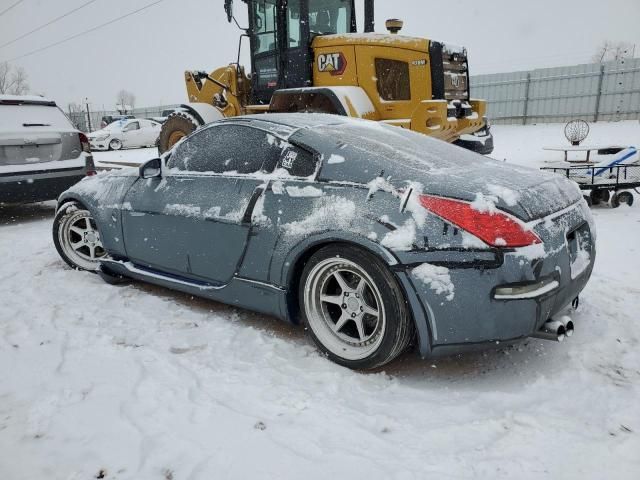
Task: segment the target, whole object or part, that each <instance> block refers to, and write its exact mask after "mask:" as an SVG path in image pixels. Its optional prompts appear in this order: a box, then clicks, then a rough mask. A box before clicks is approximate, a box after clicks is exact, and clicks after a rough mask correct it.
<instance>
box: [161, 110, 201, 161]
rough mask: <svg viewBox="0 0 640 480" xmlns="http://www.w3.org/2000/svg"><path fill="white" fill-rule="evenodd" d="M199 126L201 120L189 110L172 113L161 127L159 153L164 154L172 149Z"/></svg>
mask: <svg viewBox="0 0 640 480" xmlns="http://www.w3.org/2000/svg"><path fill="white" fill-rule="evenodd" d="M199 126H200V122H199V121H198V120H197V119H196V118H195V117H194V116H193V115H190V114H189V113H187V112H176V113H172V114H171V115H169V117H168V118H167V120H166V121H165V122H164V123H163V124H162V128H161V129H160V137H159V138H158V153H159V154H160V155H162V154H163V153H164V152H166V151H167V150H170V149H171V147H173V146H174V145H175V144H176V143H178V142H179V141H180V140H181V139H183V138H184V137H186V136H187V135H189V134H191V132H193V131H194V130H195V129H196V128H198V127H199Z"/></svg>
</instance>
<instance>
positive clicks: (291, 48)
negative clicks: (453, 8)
mask: <svg viewBox="0 0 640 480" xmlns="http://www.w3.org/2000/svg"><path fill="white" fill-rule="evenodd" d="M242 1H243V2H244V3H245V4H246V7H247V9H248V22H249V26H248V28H246V29H241V30H243V33H242V34H241V36H240V44H239V46H238V59H237V61H236V62H235V63H231V64H229V65H228V66H226V67H222V68H219V69H217V70H214V71H213V72H211V73H206V72H201V71H187V72H185V82H186V86H187V93H188V97H189V102H190V103H186V104H183V105H181V106H180V108H178V109H176V111H175V112H174V113H172V114H171V115H170V116H169V117H168V118H167V120H166V122H165V123H164V124H163V126H162V130H161V133H160V139H159V150H160V153H162V152H164V151H166V150H168V149H169V148H171V147H172V146H173V145H174V144H175V143H176V142H177V141H178V140H180V138H182V137H184V136H185V135H188V134H189V133H191V132H192V131H193V130H195V129H196V128H198V127H199V126H201V125H204V124H206V123H209V122H212V121H214V120H217V119H220V118H223V117H231V116H236V115H247V114H254V113H262V112H322V113H331V114H336V115H348V116H351V117H358V118H365V119H369V120H375V121H380V122H385V123H388V124H390V125H395V126H398V127H402V128H408V129H411V130H415V131H417V132H421V133H424V134H426V135H431V136H433V137H437V138H440V139H442V140H445V141H448V142H459V143H460V144H461V145H463V146H466V147H468V148H472V149H476V150H477V148H476V147H480V148H481V149H482V148H484V147H486V145H487V137H490V133H489V132H488V129H487V128H488V127H487V125H486V120H485V118H484V115H485V110H486V102H485V101H484V100H474V99H471V98H470V96H469V69H468V63H467V51H466V49H464V48H461V47H456V46H452V45H448V44H445V43H441V42H436V41H433V40H427V39H425V38H414V37H407V36H402V35H399V34H398V32H399V31H400V30H401V28H402V26H403V24H402V21H400V20H396V19H393V20H387V22H386V28H387V30H388V33H386V34H378V33H373V32H374V0H364V8H365V12H364V19H365V26H364V33H358V31H357V28H356V11H355V1H354V0H242ZM225 11H226V13H227V19H228V20H229V22H231V21H235V22H236V24H238V22H237V21H236V20H235V17H234V16H233V0H225ZM238 26H239V25H238ZM243 40H248V42H249V48H250V51H251V73H250V74H247V72H246V71H245V68H244V67H243V66H241V65H240V51H241V48H242V44H243ZM463 135H464V136H465V137H464V138H463V139H460V137H461V136H463ZM473 135H477V137H473ZM483 137H484V139H483ZM476 138H477V139H478V141H476V140H475V139H476ZM490 140H491V142H490V144H491V145H492V143H493V142H492V138H490ZM482 153H487V152H486V151H484V152H482Z"/></svg>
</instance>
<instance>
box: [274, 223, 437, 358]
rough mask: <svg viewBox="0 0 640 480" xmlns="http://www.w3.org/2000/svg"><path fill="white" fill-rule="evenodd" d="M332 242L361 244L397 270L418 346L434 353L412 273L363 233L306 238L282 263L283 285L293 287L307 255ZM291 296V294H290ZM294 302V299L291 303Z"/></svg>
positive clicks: (396, 275) (394, 256)
mask: <svg viewBox="0 0 640 480" xmlns="http://www.w3.org/2000/svg"><path fill="white" fill-rule="evenodd" d="M332 243H347V244H350V245H354V246H357V247H360V248H362V249H364V250H366V251H368V252H369V253H371V254H373V255H375V256H376V257H377V258H379V259H380V260H382V261H383V262H385V264H386V265H388V266H389V267H390V268H391V270H392V272H393V273H394V275H395V277H396V279H397V280H398V284H399V285H400V287H401V288H402V290H403V291H404V293H405V298H406V301H407V303H408V306H409V308H410V312H411V315H412V318H413V320H414V324H415V327H416V331H417V333H418V347H419V350H420V355H421V356H422V357H427V356H428V355H429V353H430V352H431V338H432V335H431V329H432V326H431V325H429V319H428V314H427V312H426V311H425V309H424V308H423V306H422V303H421V301H420V300H419V299H418V294H417V293H416V291H415V288H414V287H413V284H412V283H411V281H410V280H409V278H408V274H407V273H406V271H405V270H404V269H403V268H402V265H401V264H400V262H399V261H398V258H397V257H396V255H395V254H394V253H393V252H392V251H391V250H389V249H387V248H385V247H383V246H382V245H380V244H379V243H377V242H375V241H373V240H370V239H368V238H366V237H364V236H362V235H358V234H356V233H351V232H336V231H332V232H322V233H316V234H313V235H310V236H308V237H305V238H304V239H303V240H301V241H300V242H298V243H297V244H296V245H295V246H293V247H292V248H291V249H290V250H289V252H288V254H287V256H286V258H285V259H284V261H283V262H282V266H281V270H280V278H279V280H278V281H277V282H274V283H277V284H279V285H284V286H289V285H291V284H292V282H293V281H294V280H295V279H294V276H295V275H298V274H299V273H300V271H301V268H300V267H301V265H300V264H299V262H300V260H301V259H302V258H304V257H305V255H307V254H308V253H309V252H312V251H314V250H317V249H318V248H320V247H321V246H324V245H329V244H332ZM288 290H289V297H290V296H291V295H296V294H297V292H293V291H292V289H288ZM290 298H291V297H290ZM288 303H290V302H288ZM290 314H291V312H290V311H289V312H287V316H290ZM289 320H290V321H292V322H294V323H295V319H294V318H289Z"/></svg>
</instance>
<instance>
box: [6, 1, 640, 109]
mask: <svg viewBox="0 0 640 480" xmlns="http://www.w3.org/2000/svg"><path fill="white" fill-rule="evenodd" d="M16 1H17V0H0V12H3V11H4V10H5V9H6V8H8V7H10V6H11V5H13V4H15V3H16ZM87 1H88V0H22V1H21V2H20V3H19V4H18V5H16V6H15V7H13V8H11V9H10V10H8V11H7V12H6V13H4V14H2V15H0V45H4V44H5V43H7V42H10V41H12V40H14V39H16V38H17V37H20V36H21V35H24V34H25V33H27V32H29V31H31V30H33V29H35V28H37V27H39V26H41V25H43V24H45V23H47V22H50V21H51V20H53V19H55V18H56V17H58V16H60V15H62V14H65V13H66V12H68V11H70V10H72V9H74V8H77V7H79V6H81V5H82V4H84V3H86V2H87ZM153 1H154V0H94V1H93V3H91V4H89V5H87V6H86V7H84V8H82V9H80V10H78V11H77V12H75V13H73V14H71V15H68V16H66V17H65V18H63V19H61V20H59V21H57V22H55V23H52V24H51V25H50V26H48V27H46V28H43V29H41V30H39V31H38V32H36V33H34V34H32V35H29V36H26V37H25V38H23V39H20V40H18V41H16V42H14V43H12V44H10V45H7V46H4V47H0V62H2V61H5V60H12V62H11V63H13V64H15V65H20V66H22V67H24V68H25V69H26V71H27V73H28V75H29V83H30V85H31V88H32V90H33V91H34V92H35V93H43V94H46V95H47V96H49V97H51V98H53V99H55V100H56V101H57V102H58V104H59V105H61V106H64V107H65V108H66V105H67V104H68V102H71V101H75V102H83V101H84V99H85V97H86V98H88V99H89V101H90V102H91V104H92V106H93V108H94V109H101V108H102V106H103V105H104V107H106V108H107V109H113V108H114V105H115V97H116V93H117V92H118V90H120V89H122V88H125V89H127V90H130V91H132V92H134V93H135V95H136V97H137V102H136V106H151V105H158V104H170V103H180V102H184V101H186V92H185V88H184V80H183V78H184V77H183V71H184V70H187V69H189V70H191V69H204V70H208V71H210V70H213V69H214V68H216V67H218V66H221V65H224V64H227V63H229V62H231V61H233V60H234V59H235V57H236V50H237V45H238V34H239V32H238V29H237V28H236V27H235V25H230V24H228V23H227V22H226V18H225V16H224V10H223V0H163V1H161V2H160V3H158V4H157V5H155V6H153V7H151V8H149V9H146V10H144V11H142V12H140V13H138V14H135V15H132V16H130V17H128V18H125V19H124V20H121V21H117V22H114V23H113V24H111V25H108V26H106V27H104V28H101V29H99V30H96V31H94V32H91V33H88V34H86V35H82V36H80V37H78V38H76V39H74V40H71V41H69V42H65V43H61V44H60V45H57V46H54V47H52V48H49V49H46V50H43V51H41V52H39V53H34V54H33V55H29V56H24V57H22V58H17V57H21V56H23V55H25V54H27V53H29V52H32V51H34V50H37V49H41V48H43V47H46V46H48V45H51V44H53V43H55V42H58V41H61V40H63V39H65V38H68V37H70V36H73V35H76V34H78V33H80V32H82V31H84V30H88V29H90V28H92V27H95V26H97V25H100V24H102V23H105V22H108V21H110V20H112V19H115V18H117V17H119V16H121V15H124V14H127V13H129V12H132V11H134V10H136V9H138V8H142V7H144V6H146V5H148V4H150V3H152V2H153ZM243 7H244V4H243V3H242V2H240V0H236V11H237V13H238V17H239V19H240V20H241V23H244V18H245V16H246V15H242V13H241V12H242V10H243ZM391 17H398V18H401V19H403V20H404V21H405V28H404V30H403V33H404V34H407V35H416V36H422V37H426V38H433V39H436V40H442V41H448V42H450V43H455V44H458V45H464V46H466V47H467V48H468V50H469V56H470V68H471V73H472V74H474V73H491V72H503V71H513V70H523V69H528V68H537V67H546V66H559V65H568V64H576V63H587V62H589V61H590V58H591V56H592V55H593V53H594V52H595V51H596V50H597V48H598V46H599V45H600V44H601V43H602V42H603V41H604V40H612V41H625V42H630V43H632V44H633V43H635V44H637V48H636V56H640V0H530V1H522V0H485V1H478V0H458V1H455V0H448V1H444V2H443V1H428V0H378V1H377V6H376V24H377V26H376V29H377V31H383V30H384V20H385V19H387V18H391ZM361 25H362V22H360V26H361Z"/></svg>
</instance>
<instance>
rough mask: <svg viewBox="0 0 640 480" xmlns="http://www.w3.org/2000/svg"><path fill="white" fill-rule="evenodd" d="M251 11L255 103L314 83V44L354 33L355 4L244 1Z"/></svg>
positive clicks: (344, 0)
mask: <svg viewBox="0 0 640 480" xmlns="http://www.w3.org/2000/svg"><path fill="white" fill-rule="evenodd" d="M244 1H245V2H246V3H247V6H248V9H249V29H248V31H249V37H250V44H251V71H252V78H251V82H252V85H251V87H252V88H251V91H252V98H251V100H250V101H251V103H253V104H256V105H268V104H269V102H270V100H271V96H272V95H273V92H274V91H275V90H278V89H282V88H302V87H308V86H311V85H312V73H313V68H312V67H313V52H312V50H311V42H312V41H313V39H314V38H315V37H316V36H318V35H332V34H345V33H355V32H356V31H357V30H356V15H355V6H354V0H244Z"/></svg>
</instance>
